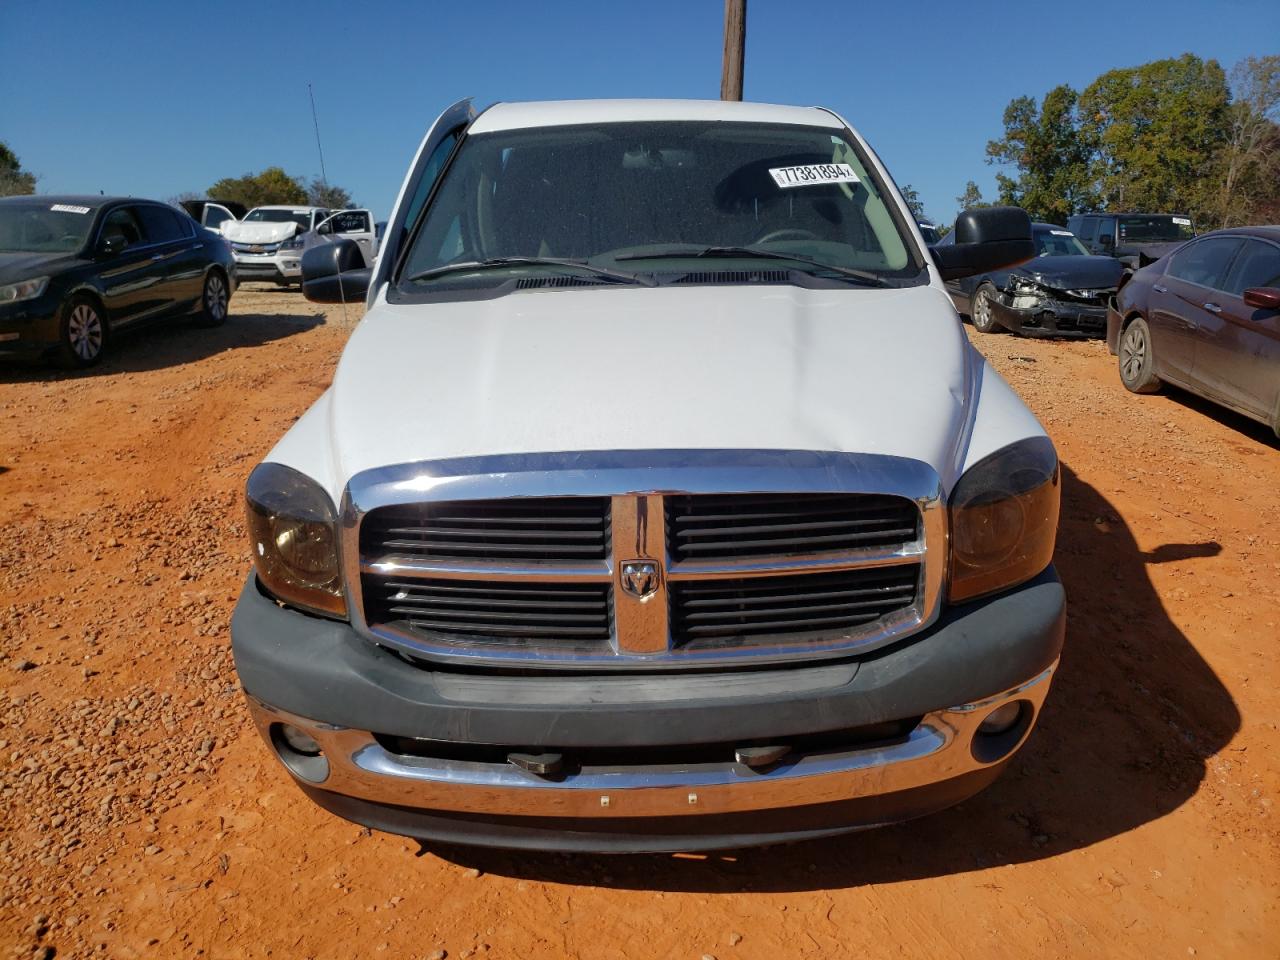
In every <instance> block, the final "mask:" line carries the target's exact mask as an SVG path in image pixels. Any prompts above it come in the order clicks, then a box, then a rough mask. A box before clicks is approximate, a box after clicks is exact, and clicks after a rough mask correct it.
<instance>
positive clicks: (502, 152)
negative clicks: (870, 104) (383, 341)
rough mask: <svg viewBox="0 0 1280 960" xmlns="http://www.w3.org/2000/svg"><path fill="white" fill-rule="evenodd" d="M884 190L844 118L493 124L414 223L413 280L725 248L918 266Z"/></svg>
mask: <svg viewBox="0 0 1280 960" xmlns="http://www.w3.org/2000/svg"><path fill="white" fill-rule="evenodd" d="M884 196H885V194H884V190H883V186H882V184H881V182H880V180H879V178H878V176H877V175H876V174H875V173H874V172H872V171H871V170H869V164H868V163H867V162H866V160H865V158H864V157H863V156H862V154H861V151H860V150H859V149H858V148H857V147H856V146H855V145H854V143H853V142H852V140H851V138H850V137H849V135H848V134H847V132H845V131H843V130H838V129H834V128H827V127H805V126H794V125H781V124H758V123H738V122H718V123H708V122H676V121H666V122H634V123H606V124H596V125H592V126H562V127H549V128H538V129H519V130H509V131H497V132H493V133H484V134H478V135H475V136H471V137H468V138H467V139H466V140H464V142H463V144H462V146H461V148H460V149H459V150H458V153H457V156H456V157H455V158H454V160H453V162H452V163H451V164H450V166H449V168H448V169H447V171H446V172H445V174H444V178H443V180H442V181H441V183H440V185H439V187H438V188H437V193H436V196H435V198H434V200H433V201H432V202H431V203H430V204H429V206H428V208H427V211H426V214H425V216H424V219H423V221H422V223H421V224H420V225H419V226H418V229H417V230H416V232H415V233H414V235H413V239H412V241H411V246H410V249H409V252H408V254H407V256H406V258H405V260H404V266H403V268H402V271H401V276H402V277H404V278H405V280H404V287H403V288H402V289H405V290H407V291H413V290H417V289H421V288H422V287H423V286H425V285H429V284H439V283H445V284H458V283H463V284H467V285H476V284H480V285H485V284H494V283H501V282H503V281H505V280H507V279H509V278H510V277H511V276H512V274H513V272H528V271H537V270H539V269H541V270H543V271H546V270H555V271H558V272H564V271H565V270H572V266H571V265H566V263H565V261H580V262H584V263H586V262H589V263H590V264H591V265H593V266H595V267H597V268H600V267H610V268H613V267H616V268H620V269H622V270H626V271H630V272H633V274H634V273H645V274H656V273H662V272H680V273H688V272H690V271H691V270H692V269H694V267H693V265H692V264H691V262H690V260H691V258H693V257H697V256H715V257H717V258H718V260H717V266H716V269H724V267H725V265H726V261H727V260H728V259H735V258H741V259H742V260H744V261H745V262H746V264H747V267H748V268H750V269H760V264H759V263H758V262H753V261H755V260H756V259H764V258H768V259H769V260H770V263H771V267H770V268H771V269H775V270H779V269H780V270H786V269H794V270H802V271H805V272H810V273H819V274H821V273H823V267H824V266H826V265H830V266H831V267H832V268H833V269H832V270H831V271H828V274H829V275H830V276H833V277H835V276H845V277H847V278H848V279H849V280H850V281H856V280H857V279H858V276H855V273H856V274H858V275H860V276H861V279H862V282H866V281H867V280H868V279H869V280H874V281H878V280H879V279H880V278H882V277H883V278H886V279H889V278H901V279H904V280H905V279H910V278H916V277H918V275H919V273H920V266H919V264H918V262H917V260H916V258H915V257H914V256H913V255H912V254H911V253H910V252H909V251H910V249H911V248H910V247H909V246H908V241H907V240H906V239H905V237H904V232H903V229H902V222H901V218H900V217H898V216H895V213H894V212H892V211H893V207H891V205H890V204H889V203H888V202H886V200H885V199H884ZM790 255H794V256H795V257H796V258H797V259H796V260H794V261H792V260H790V259H789V256H790ZM530 259H547V260H551V259H555V260H558V261H559V262H558V263H556V264H551V263H547V264H545V265H542V266H540V265H538V264H530V263H529V262H528V261H529V260H530ZM513 260H518V261H519V262H499V261H513ZM803 261H808V262H803ZM452 264H457V265H459V267H461V265H463V264H470V265H472V266H473V267H475V268H476V269H472V270H465V269H461V268H460V269H449V268H450V265H452ZM696 269H699V270H701V269H705V267H703V266H701V265H699V266H698V267H697V268H696ZM836 270H844V271H848V272H847V273H845V274H842V275H841V274H837V273H836V272H835V271H836ZM424 274H425V276H423V275H424ZM872 274H874V276H871V275H872ZM415 278H418V279H415ZM615 278H616V277H615Z"/></svg>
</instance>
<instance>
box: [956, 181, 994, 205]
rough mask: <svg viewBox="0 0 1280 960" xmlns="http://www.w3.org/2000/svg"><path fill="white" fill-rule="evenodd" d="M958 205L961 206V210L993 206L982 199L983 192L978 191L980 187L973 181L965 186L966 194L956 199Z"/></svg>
mask: <svg viewBox="0 0 1280 960" xmlns="http://www.w3.org/2000/svg"><path fill="white" fill-rule="evenodd" d="M956 203H958V204H959V205H960V209H961V210H971V209H973V208H974V207H989V206H991V204H989V203H987V201H985V200H983V199H982V191H981V190H979V189H978V185H977V184H976V183H974V182H973V181H972V180H970V181H969V182H968V183H966V184H965V185H964V193H962V194H960V196H958V197H956Z"/></svg>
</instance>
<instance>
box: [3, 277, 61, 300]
mask: <svg viewBox="0 0 1280 960" xmlns="http://www.w3.org/2000/svg"><path fill="white" fill-rule="evenodd" d="M48 285H49V278H48V277H35V278H34V279H31V280H19V281H18V282H17V283H8V284H5V285H4V286H3V287H0V304H4V303H21V302H22V301H23V300H34V299H35V298H36V297H38V296H40V294H42V293H44V288H45V287H47V286H48Z"/></svg>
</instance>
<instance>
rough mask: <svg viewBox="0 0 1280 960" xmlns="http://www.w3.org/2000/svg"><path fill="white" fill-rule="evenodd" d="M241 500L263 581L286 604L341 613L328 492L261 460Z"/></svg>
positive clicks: (339, 576)
mask: <svg viewBox="0 0 1280 960" xmlns="http://www.w3.org/2000/svg"><path fill="white" fill-rule="evenodd" d="M245 504H246V508H247V510H246V512H247V514H248V520H249V542H250V544H251V546H252V548H253V563H254V566H255V567H256V568H257V571H258V579H259V580H260V581H262V585H263V586H264V587H266V588H267V590H268V591H269V592H271V593H272V594H273V595H274V596H275V597H277V598H278V599H280V600H282V601H284V602H285V603H289V604H292V605H294V606H297V607H302V608H303V609H306V610H310V611H312V612H314V613H322V614H326V615H328V616H336V617H345V616H346V615H347V603H346V600H345V599H344V597H343V594H342V574H341V571H340V570H339V567H338V522H337V511H336V510H335V509H334V507H333V501H332V500H330V499H329V495H328V494H327V493H325V491H324V490H323V489H321V487H320V485H319V484H318V483H316V482H315V481H314V480H312V479H311V478H310V477H307V476H304V475H303V474H301V473H299V472H298V471H297V470H294V469H292V468H291V467H286V466H282V465H281V464H278V463H263V464H259V465H258V466H257V467H255V468H254V471H253V473H251V474H249V482H248V484H247V485H246V487H245Z"/></svg>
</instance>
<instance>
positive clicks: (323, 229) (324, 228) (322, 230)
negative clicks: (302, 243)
mask: <svg viewBox="0 0 1280 960" xmlns="http://www.w3.org/2000/svg"><path fill="white" fill-rule="evenodd" d="M316 233H319V234H329V233H333V224H332V223H329V222H327V221H326V222H325V223H322V224H320V226H318V227H316Z"/></svg>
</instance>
